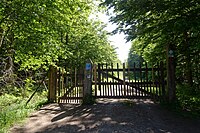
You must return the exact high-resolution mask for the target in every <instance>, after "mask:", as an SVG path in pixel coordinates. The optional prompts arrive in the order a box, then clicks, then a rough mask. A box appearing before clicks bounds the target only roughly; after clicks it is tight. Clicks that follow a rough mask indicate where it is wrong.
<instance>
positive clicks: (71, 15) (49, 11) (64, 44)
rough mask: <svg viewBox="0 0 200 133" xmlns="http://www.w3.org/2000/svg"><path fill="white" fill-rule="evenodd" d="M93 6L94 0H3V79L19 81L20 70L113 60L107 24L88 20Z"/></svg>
mask: <svg viewBox="0 0 200 133" xmlns="http://www.w3.org/2000/svg"><path fill="white" fill-rule="evenodd" d="M94 8H96V6H95V4H94V2H93V1H92V0H76V1H71V0H67V1H60V0H26V1H24V0H12V1H11V0H2V2H1V3H0V55H1V60H2V63H1V67H2V68H3V70H2V73H0V74H1V75H0V77H1V78H0V82H3V81H5V79H7V78H8V80H6V83H8V81H13V82H15V81H16V78H17V76H19V75H18V73H20V71H19V70H21V71H22V70H25V71H36V70H39V69H41V68H42V69H43V70H44V69H46V70H47V69H48V68H49V66H50V65H53V66H57V67H58V65H61V64H59V63H61V62H65V63H66V62H67V63H69V64H70V65H72V64H76V65H77V64H81V63H82V64H83V63H84V62H85V60H86V59H87V58H92V59H93V60H94V61H95V62H103V61H107V60H110V61H113V60H114V58H116V53H114V48H113V47H112V46H111V45H110V43H109V41H108V39H107V33H106V32H105V31H104V30H103V25H102V24H101V23H99V22H98V21H92V20H90V19H89V16H90V14H91V12H92V11H93V10H94ZM17 64H18V65H17ZM5 72H6V73H5ZM11 75H14V76H11ZM31 76H33V75H31ZM14 78H15V79H14Z"/></svg>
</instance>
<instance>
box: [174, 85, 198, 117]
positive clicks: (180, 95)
mask: <svg viewBox="0 0 200 133" xmlns="http://www.w3.org/2000/svg"><path fill="white" fill-rule="evenodd" d="M193 90H194V89H193V88H192V87H189V86H188V85H178V86H177V101H178V103H179V105H180V107H181V108H182V109H183V110H186V111H190V112H192V113H193V114H197V115H200V94H199V93H197V92H195V91H193Z"/></svg>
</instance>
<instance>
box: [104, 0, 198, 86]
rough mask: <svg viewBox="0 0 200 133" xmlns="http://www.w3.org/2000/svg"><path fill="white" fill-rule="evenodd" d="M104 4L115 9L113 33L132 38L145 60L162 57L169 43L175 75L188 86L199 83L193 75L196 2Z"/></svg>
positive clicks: (120, 0) (114, 0) (117, 0)
mask: <svg viewBox="0 0 200 133" xmlns="http://www.w3.org/2000/svg"><path fill="white" fill-rule="evenodd" d="M104 5H106V6H108V8H113V9H114V13H115V16H112V17H111V21H112V22H113V23H116V24H118V28H117V29H116V30H115V31H114V32H124V33H125V34H126V35H127V40H128V41H129V40H134V44H136V45H137V47H138V49H139V50H138V51H140V53H142V54H143V55H144V57H145V59H146V60H149V61H153V60H157V59H156V58H158V59H159V60H165V59H166V55H165V56H164V54H163V53H166V47H167V46H170V47H171V48H173V49H174V50H175V51H176V53H175V57H176V59H177V63H176V64H177V73H179V74H178V75H177V76H178V77H177V78H178V79H183V80H184V81H185V82H187V83H188V84H189V85H190V86H192V85H193V84H194V83H197V82H199V76H194V73H195V72H197V70H198V68H199V67H198V66H196V65H195V64H196V63H198V64H199V60H198V59H197V58H198V57H199V53H200V52H199V51H200V48H199V43H198V42H199V36H200V34H199V28H200V20H199V19H200V18H199V17H198V16H199V15H200V14H199V11H200V2H199V1H195V0H184V1H183V0H173V1H172V0H105V2H104ZM149 50H150V53H149ZM149 55H151V56H149ZM160 55H161V56H160ZM159 56H160V57H159ZM194 62H196V63H194ZM198 73H199V72H198ZM196 86H197V88H199V84H198V83H197V84H196Z"/></svg>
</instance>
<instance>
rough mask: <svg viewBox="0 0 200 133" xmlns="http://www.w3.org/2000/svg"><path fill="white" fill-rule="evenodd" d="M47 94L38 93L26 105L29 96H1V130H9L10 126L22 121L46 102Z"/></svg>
mask: <svg viewBox="0 0 200 133" xmlns="http://www.w3.org/2000/svg"><path fill="white" fill-rule="evenodd" d="M45 95H46V94H45V93H43V94H37V95H36V96H35V97H34V99H33V100H32V101H31V102H30V103H29V104H28V106H25V104H26V101H27V98H22V97H16V96H14V95H8V94H5V95H2V96H0V132H7V130H8V129H9V127H10V126H12V125H13V124H15V123H16V124H17V123H19V122H22V120H24V118H25V117H27V116H28V115H29V114H30V113H31V112H32V111H34V110H35V109H37V108H38V107H40V106H41V105H43V104H44V103H46V101H47V98H46V96H45Z"/></svg>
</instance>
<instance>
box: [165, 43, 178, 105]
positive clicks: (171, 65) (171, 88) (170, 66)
mask: <svg viewBox="0 0 200 133" xmlns="http://www.w3.org/2000/svg"><path fill="white" fill-rule="evenodd" d="M167 89H168V100H169V102H170V103H171V102H173V101H175V99H176V84H175V61H174V49H173V47H172V46H171V45H168V46H167Z"/></svg>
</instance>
